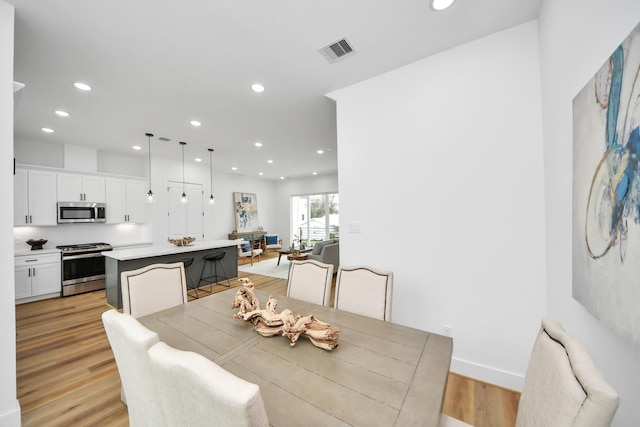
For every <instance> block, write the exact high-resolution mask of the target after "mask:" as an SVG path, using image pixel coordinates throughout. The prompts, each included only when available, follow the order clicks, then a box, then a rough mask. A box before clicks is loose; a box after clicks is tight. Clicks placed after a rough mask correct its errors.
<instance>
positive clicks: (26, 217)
mask: <svg viewBox="0 0 640 427" xmlns="http://www.w3.org/2000/svg"><path fill="white" fill-rule="evenodd" d="M24 223H25V224H29V215H25V216H24Z"/></svg>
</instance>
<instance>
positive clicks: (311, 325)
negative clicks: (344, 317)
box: [231, 277, 340, 350]
mask: <svg viewBox="0 0 640 427" xmlns="http://www.w3.org/2000/svg"><path fill="white" fill-rule="evenodd" d="M239 280H240V281H241V282H242V283H244V286H243V287H241V288H240V289H238V291H237V292H236V295H235V298H234V300H233V302H232V303H231V308H239V309H240V310H239V311H238V312H237V313H236V314H234V315H233V317H234V319H237V320H240V321H242V322H248V323H252V324H253V330H254V331H256V332H258V333H259V334H260V335H262V336H263V337H273V336H275V335H282V336H285V337H287V338H289V340H291V344H290V345H291V346H292V347H293V346H295V345H296V342H297V341H298V338H300V335H303V336H305V337H307V338H309V340H310V341H311V343H312V344H313V345H315V346H316V347H319V348H323V349H325V350H333V349H334V348H336V347H337V346H338V335H339V333H340V329H338V328H336V327H335V326H331V325H329V324H328V323H325V322H322V321H320V320H318V319H316V318H315V317H314V316H313V315H308V316H301V315H299V314H297V315H295V316H294V315H293V313H292V312H291V310H289V309H284V310H282V312H280V313H278V312H277V311H276V307H277V305H278V300H276V299H275V298H273V297H272V296H269V300H268V301H267V304H266V307H265V308H264V309H262V310H261V309H260V301H258V297H256V295H255V294H254V292H253V288H254V284H253V283H252V282H251V281H250V280H249V279H247V278H246V277H242V278H240V279H239Z"/></svg>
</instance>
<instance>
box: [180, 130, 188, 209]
mask: <svg viewBox="0 0 640 427" xmlns="http://www.w3.org/2000/svg"><path fill="white" fill-rule="evenodd" d="M180 145H182V196H181V197H180V202H181V203H185V204H186V203H187V192H186V187H185V183H184V146H185V145H187V143H186V142H182V141H180Z"/></svg>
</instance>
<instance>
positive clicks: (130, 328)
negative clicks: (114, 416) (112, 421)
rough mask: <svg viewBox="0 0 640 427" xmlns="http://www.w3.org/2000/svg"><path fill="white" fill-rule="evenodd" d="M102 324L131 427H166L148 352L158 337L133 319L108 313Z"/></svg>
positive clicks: (115, 313)
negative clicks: (120, 384)
mask: <svg viewBox="0 0 640 427" xmlns="http://www.w3.org/2000/svg"><path fill="white" fill-rule="evenodd" d="M102 323H103V325H104V329H105V331H106V333H107V338H108V340H109V344H110V345H111V350H112V351H113V355H114V358H115V360H116V366H117V367H118V373H119V374H120V381H121V383H122V400H123V401H124V402H125V403H126V404H127V410H128V412H129V424H130V425H131V426H134V427H135V426H149V427H152V426H166V425H167V423H166V421H165V417H164V414H163V411H162V402H161V401H160V395H159V393H158V389H157V387H156V382H155V380H154V378H153V371H152V369H151V366H150V364H149V355H148V353H147V351H148V350H149V349H150V348H151V347H152V346H153V345H155V344H157V343H158V342H159V338H158V334H157V333H155V332H152V331H150V330H149V329H147V328H145V327H144V326H142V324H140V323H139V322H138V321H137V320H136V319H135V318H134V317H133V316H130V315H128V314H123V313H119V312H118V311H117V310H108V311H105V312H104V313H102Z"/></svg>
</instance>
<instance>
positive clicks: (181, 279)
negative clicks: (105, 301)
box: [120, 262, 188, 317]
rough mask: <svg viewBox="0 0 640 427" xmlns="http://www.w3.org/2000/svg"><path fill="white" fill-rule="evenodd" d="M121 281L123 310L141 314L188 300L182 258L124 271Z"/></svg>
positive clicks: (136, 315)
mask: <svg viewBox="0 0 640 427" xmlns="http://www.w3.org/2000/svg"><path fill="white" fill-rule="evenodd" d="M120 283H121V286H122V310H123V311H124V312H125V313H128V314H131V315H132V316H133V317H142V316H145V315H147V314H150V313H155V312H156V311H160V310H164V309H167V308H171V307H175V306H176V305H180V304H184V303H186V302H187V301H188V299H187V279H186V277H185V273H184V264H183V263H182V262H176V263H172V264H151V265H148V266H146V267H142V268H139V269H137V270H130V271H123V272H122V274H121V276H120Z"/></svg>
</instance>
